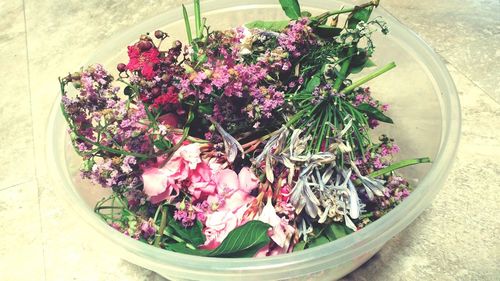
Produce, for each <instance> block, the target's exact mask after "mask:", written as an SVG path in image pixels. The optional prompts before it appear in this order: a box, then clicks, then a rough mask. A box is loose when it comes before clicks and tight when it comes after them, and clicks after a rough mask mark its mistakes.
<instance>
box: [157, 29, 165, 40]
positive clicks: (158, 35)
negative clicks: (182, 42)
mask: <svg viewBox="0 0 500 281" xmlns="http://www.w3.org/2000/svg"><path fill="white" fill-rule="evenodd" d="M165 35H166V34H165V33H164V32H163V31H161V30H157V31H155V37H156V39H163V38H164V37H163V36H165Z"/></svg>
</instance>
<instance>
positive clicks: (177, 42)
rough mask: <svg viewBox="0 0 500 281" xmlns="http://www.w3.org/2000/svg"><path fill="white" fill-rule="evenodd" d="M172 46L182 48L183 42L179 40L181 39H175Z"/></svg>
mask: <svg viewBox="0 0 500 281" xmlns="http://www.w3.org/2000/svg"><path fill="white" fill-rule="evenodd" d="M172 48H175V49H181V48H182V42H181V41H179V40H175V41H174V43H173V44H172Z"/></svg>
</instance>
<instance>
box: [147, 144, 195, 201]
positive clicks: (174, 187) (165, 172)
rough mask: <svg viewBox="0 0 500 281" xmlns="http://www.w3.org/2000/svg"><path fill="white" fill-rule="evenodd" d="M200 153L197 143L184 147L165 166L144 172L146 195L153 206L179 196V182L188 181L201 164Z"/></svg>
mask: <svg viewBox="0 0 500 281" xmlns="http://www.w3.org/2000/svg"><path fill="white" fill-rule="evenodd" d="M200 153H201V152H200V145H199V144H197V143H192V144H188V145H183V146H181V147H180V148H179V149H178V150H177V151H176V152H175V153H174V155H173V156H172V159H170V160H169V161H168V162H167V163H166V164H165V166H163V167H161V168H157V167H152V168H147V169H145V170H144V173H143V174H142V180H143V183H144V193H146V195H148V196H149V197H150V200H151V202H152V203H153V204H156V203H158V202H160V201H163V200H166V199H167V200H171V199H172V198H175V197H177V195H179V190H180V184H179V182H181V181H183V180H185V179H188V178H189V177H190V176H191V174H192V173H193V170H196V168H197V166H198V164H199V163H201V158H200ZM198 172H200V171H198ZM198 178H200V177H199V176H198Z"/></svg>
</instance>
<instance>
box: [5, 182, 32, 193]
mask: <svg viewBox="0 0 500 281" xmlns="http://www.w3.org/2000/svg"><path fill="white" fill-rule="evenodd" d="M32 181H34V180H33V179H30V180H28V181H23V182H19V183H15V184H13V185H9V186H6V187H2V188H0V191H4V190H7V189H10V188H13V187H16V186H20V185H23V184H27V183H29V182H32Z"/></svg>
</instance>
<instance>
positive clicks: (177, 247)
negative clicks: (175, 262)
mask: <svg viewBox="0 0 500 281" xmlns="http://www.w3.org/2000/svg"><path fill="white" fill-rule="evenodd" d="M165 248H166V249H167V250H170V251H173V252H176V253H182V254H188V255H194V256H207V255H208V254H209V253H210V251H208V250H199V249H190V248H188V247H187V246H186V243H173V244H167V245H166V246H165Z"/></svg>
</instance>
